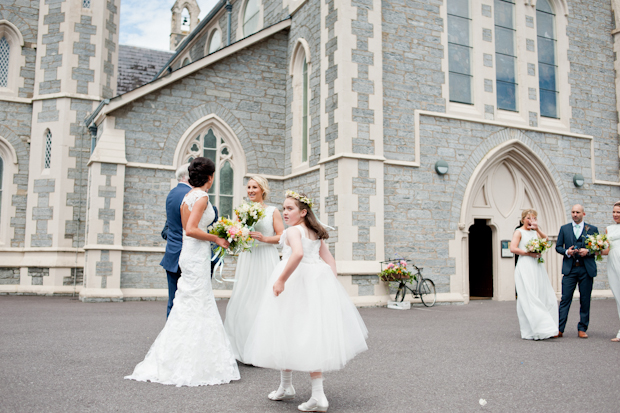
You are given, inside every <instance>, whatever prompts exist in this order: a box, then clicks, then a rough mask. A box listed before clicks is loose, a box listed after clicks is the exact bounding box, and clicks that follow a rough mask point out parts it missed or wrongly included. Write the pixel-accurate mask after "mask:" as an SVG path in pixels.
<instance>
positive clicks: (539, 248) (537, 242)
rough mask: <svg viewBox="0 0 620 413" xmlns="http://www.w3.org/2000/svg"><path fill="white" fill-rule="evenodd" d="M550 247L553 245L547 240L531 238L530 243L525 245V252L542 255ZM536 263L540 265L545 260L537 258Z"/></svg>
mask: <svg viewBox="0 0 620 413" xmlns="http://www.w3.org/2000/svg"><path fill="white" fill-rule="evenodd" d="M552 245H553V243H552V242H551V241H549V240H548V239H544V238H532V239H531V240H530V242H528V243H527V244H526V245H525V250H526V251H527V252H533V253H534V254H544V253H545V251H547V250H548V249H549V248H551V246H552ZM538 262H539V263H540V264H542V263H543V262H545V260H544V259H543V257H538Z"/></svg>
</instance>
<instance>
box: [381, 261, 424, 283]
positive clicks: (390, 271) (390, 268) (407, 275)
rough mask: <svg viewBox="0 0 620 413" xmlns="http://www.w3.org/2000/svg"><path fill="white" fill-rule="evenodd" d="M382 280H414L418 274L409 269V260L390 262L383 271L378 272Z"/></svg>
mask: <svg viewBox="0 0 620 413" xmlns="http://www.w3.org/2000/svg"><path fill="white" fill-rule="evenodd" d="M378 275H379V279H380V280H381V281H400V280H404V279H408V280H409V281H413V280H415V279H416V276H415V275H413V274H412V273H411V271H409V270H407V261H405V260H401V261H398V262H390V263H388V265H387V266H386V267H385V269H384V270H383V271H381V273H379V274H378Z"/></svg>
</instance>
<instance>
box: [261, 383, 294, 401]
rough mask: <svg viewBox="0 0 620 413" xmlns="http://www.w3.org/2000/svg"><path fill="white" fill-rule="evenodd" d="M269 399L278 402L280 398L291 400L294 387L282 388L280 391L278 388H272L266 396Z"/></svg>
mask: <svg viewBox="0 0 620 413" xmlns="http://www.w3.org/2000/svg"><path fill="white" fill-rule="evenodd" d="M267 397H268V398H269V400H273V401H274V402H279V401H282V400H293V399H294V398H295V388H294V387H293V386H291V387H289V388H287V389H284V391H281V390H280V388H278V390H274V391H272V392H271V393H269V395H268V396H267Z"/></svg>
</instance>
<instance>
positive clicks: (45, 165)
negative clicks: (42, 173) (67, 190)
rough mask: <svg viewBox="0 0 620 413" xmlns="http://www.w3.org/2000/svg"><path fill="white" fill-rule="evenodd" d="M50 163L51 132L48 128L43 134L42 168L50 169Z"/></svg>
mask: <svg viewBox="0 0 620 413" xmlns="http://www.w3.org/2000/svg"><path fill="white" fill-rule="evenodd" d="M51 165H52V132H51V131H50V130H49V129H48V130H47V133H46V134H45V154H44V155H43V168H44V169H50V166H51Z"/></svg>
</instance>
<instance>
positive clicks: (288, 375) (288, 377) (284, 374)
mask: <svg viewBox="0 0 620 413" xmlns="http://www.w3.org/2000/svg"><path fill="white" fill-rule="evenodd" d="M292 385H293V372H292V371H284V370H280V387H281V388H282V389H288V388H289V387H291V386H292Z"/></svg>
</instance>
